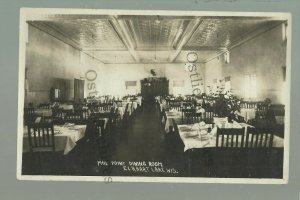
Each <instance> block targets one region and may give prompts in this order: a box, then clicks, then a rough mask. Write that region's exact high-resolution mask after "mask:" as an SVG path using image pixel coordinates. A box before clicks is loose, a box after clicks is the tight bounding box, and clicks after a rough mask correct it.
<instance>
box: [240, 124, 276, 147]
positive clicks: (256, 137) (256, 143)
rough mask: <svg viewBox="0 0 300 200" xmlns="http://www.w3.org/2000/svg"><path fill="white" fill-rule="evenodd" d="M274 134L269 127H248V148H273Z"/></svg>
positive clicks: (246, 145)
mask: <svg viewBox="0 0 300 200" xmlns="http://www.w3.org/2000/svg"><path fill="white" fill-rule="evenodd" d="M273 138H274V135H273V133H271V130H270V129H269V128H248V129H247V134H246V144H245V147H247V148H272V146H273Z"/></svg>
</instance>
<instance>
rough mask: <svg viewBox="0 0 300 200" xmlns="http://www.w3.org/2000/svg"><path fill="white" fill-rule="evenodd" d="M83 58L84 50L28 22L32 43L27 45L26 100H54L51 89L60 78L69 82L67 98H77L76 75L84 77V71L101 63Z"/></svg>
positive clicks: (36, 103) (38, 102)
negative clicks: (81, 57) (81, 51)
mask: <svg viewBox="0 0 300 200" xmlns="http://www.w3.org/2000/svg"><path fill="white" fill-rule="evenodd" d="M85 62H86V63H87V64H83V63H82V62H81V61H80V51H78V50H77V49H75V48H74V47H72V46H70V45H67V44H65V43H63V42H61V41H60V40H58V39H56V38H54V37H52V36H51V35H49V34H47V33H45V32H43V31H41V30H39V29H37V28H35V27H33V26H31V25H28V43H27V48H26V64H25V67H26V68H27V79H28V80H27V81H26V82H27V84H26V86H25V87H26V88H27V91H28V92H27V95H26V96H27V98H26V102H25V104H26V103H29V102H32V103H34V105H38V104H40V103H43V102H49V101H50V89H51V87H55V86H56V84H57V83H58V80H63V81H64V82H65V83H66V84H67V85H66V98H67V100H73V98H74V78H84V71H85V70H86V69H87V68H88V67H90V66H95V65H101V64H100V63H99V62H95V61H91V58H90V57H87V58H86V59H85Z"/></svg>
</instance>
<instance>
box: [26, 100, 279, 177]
mask: <svg viewBox="0 0 300 200" xmlns="http://www.w3.org/2000/svg"><path fill="white" fill-rule="evenodd" d="M160 120H161V119H160V114H159V109H158V107H157V106H156V105H155V103H151V102H150V103H148V104H144V105H143V106H142V107H140V108H139V109H138V110H137V112H135V113H134V115H133V116H132V117H131V118H130V119H128V121H127V122H126V123H124V124H120V125H118V126H117V127H116V128H115V129H112V130H110V132H109V134H107V137H106V138H105V139H102V140H101V141H100V142H99V141H97V142H96V141H82V142H79V143H78V144H77V146H76V147H75V148H74V149H73V150H72V151H71V152H70V153H69V154H68V155H67V156H58V153H57V154H55V155H47V156H42V159H41V156H40V157H38V159H37V158H36V156H34V157H32V155H30V154H23V165H22V167H23V174H47V175H85V176H86V175H87V176H161V177H166V176H168V177H172V176H176V177H182V176H184V177H185V176H191V177H245V178H248V177H249V178H263V177H266V178H270V177H271V178H281V177H282V159H283V152H282V149H281V150H279V151H277V150H276V152H274V153H272V154H275V157H276V159H275V160H273V161H272V163H271V165H272V166H275V167H274V168H271V169H270V168H269V167H270V165H267V167H266V166H259V168H260V169H259V170H257V169H254V170H252V171H250V172H249V171H243V172H242V171H241V173H236V172H237V170H240V169H241V168H245V166H244V165H245V164H241V163H240V162H239V161H237V162H238V163H234V162H233V163H231V165H232V166H224V165H226V164H225V163H223V164H222V163H221V164H220V163H218V162H214V161H213V160H215V161H216V160H218V161H221V160H222V159H221V158H224V156H225V155H224V152H221V153H220V152H215V151H211V150H207V149H200V150H197V151H188V152H185V153H184V152H183V144H182V143H181V141H180V140H178V138H176V137H174V133H168V134H166V133H165V132H164V127H163V126H162V123H161V122H160ZM227 156H229V157H233V156H234V155H233V154H231V153H229V155H227ZM243 156H244V157H245V155H243ZM266 156H268V157H269V156H270V154H268V155H266ZM263 159H264V158H263ZM264 160H265V159H264ZM98 161H99V162H101V164H100V166H99V164H98V163H97V162H98ZM112 161H116V162H115V163H114V164H111V162H112ZM247 161H249V159H248V160H247ZM105 162H107V163H109V164H108V165H107V166H106V165H105V164H104V163H105ZM122 162H123V163H122ZM129 162H137V164H140V163H142V164H143V163H146V164H147V166H149V162H151V164H153V167H151V168H147V169H145V168H143V167H142V166H143V165H140V167H138V168H131V167H128V163H129ZM235 162H236V161H235ZM258 162H260V163H261V160H260V161H258ZM258 162H254V163H253V164H254V165H255V166H256V165H257V164H258ZM124 163H126V164H125V166H124V165H122V164H124ZM160 163H161V164H162V165H163V170H162V171H161V166H159V165H160ZM119 164H121V165H119ZM247 164H249V162H248V163H247ZM36 165H38V166H39V168H38V169H43V170H37V167H36ZM156 165H158V166H157V167H155V166H156ZM222 165H223V166H222ZM34 166H35V167H34ZM239 167H240V168H239ZM45 169H47V170H45ZM228 169H229V170H228ZM253 172H255V173H253Z"/></svg>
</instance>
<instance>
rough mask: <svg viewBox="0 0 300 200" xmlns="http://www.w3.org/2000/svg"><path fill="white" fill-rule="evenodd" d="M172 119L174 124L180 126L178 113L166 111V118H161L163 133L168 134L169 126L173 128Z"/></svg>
mask: <svg viewBox="0 0 300 200" xmlns="http://www.w3.org/2000/svg"><path fill="white" fill-rule="evenodd" d="M173 119H174V121H175V122H176V124H177V125H178V124H181V121H182V114H181V112H178V111H172V112H171V111H166V116H164V117H163V121H162V122H163V123H165V131H166V133H169V132H170V126H171V127H174V123H173Z"/></svg>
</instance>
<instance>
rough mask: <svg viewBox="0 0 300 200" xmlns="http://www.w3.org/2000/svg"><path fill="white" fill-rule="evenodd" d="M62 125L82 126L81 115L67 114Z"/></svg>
mask: <svg viewBox="0 0 300 200" xmlns="http://www.w3.org/2000/svg"><path fill="white" fill-rule="evenodd" d="M64 123H74V124H84V121H83V119H82V113H68V114H67V115H66V116H65V118H64Z"/></svg>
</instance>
